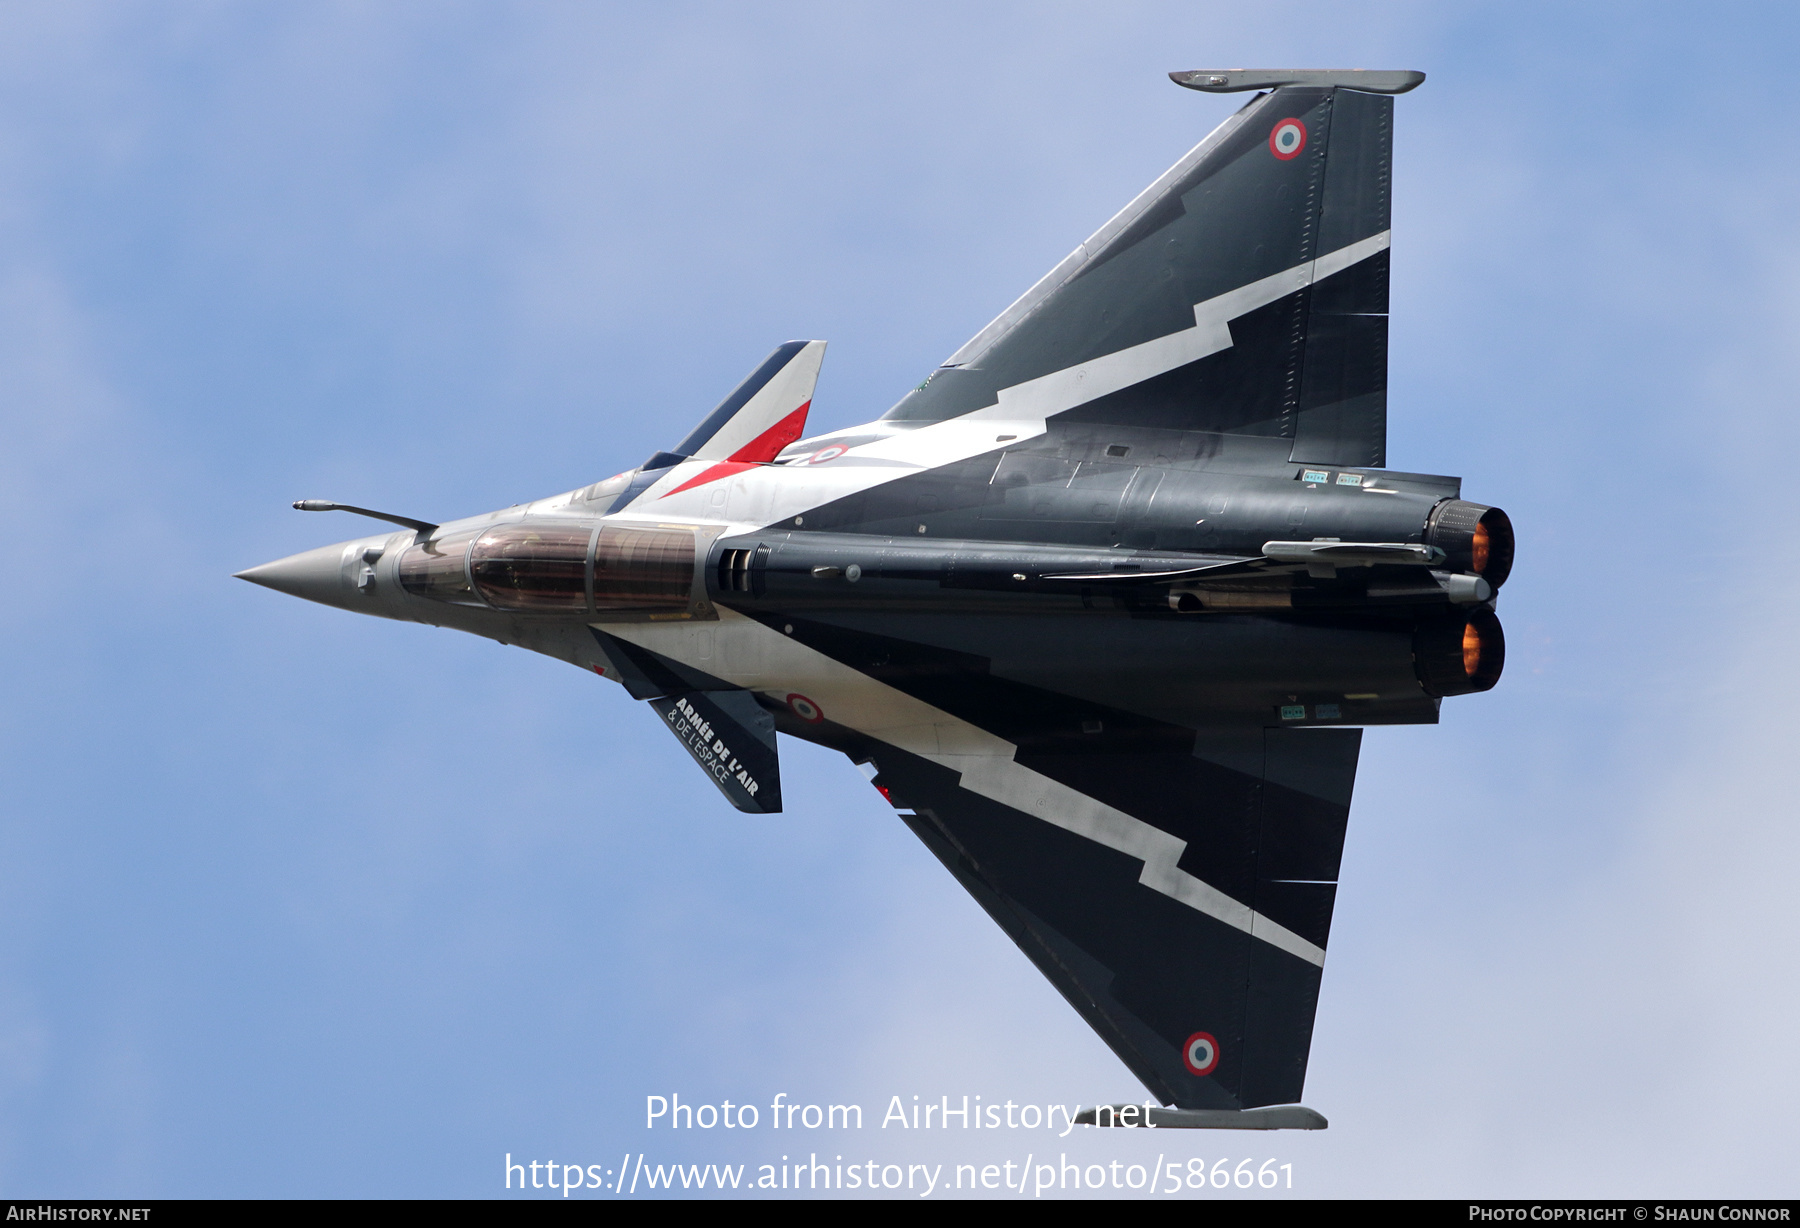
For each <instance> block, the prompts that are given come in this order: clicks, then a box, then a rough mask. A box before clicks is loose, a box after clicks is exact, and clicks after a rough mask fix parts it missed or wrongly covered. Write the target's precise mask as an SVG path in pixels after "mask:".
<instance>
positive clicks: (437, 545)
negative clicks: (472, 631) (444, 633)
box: [400, 533, 481, 605]
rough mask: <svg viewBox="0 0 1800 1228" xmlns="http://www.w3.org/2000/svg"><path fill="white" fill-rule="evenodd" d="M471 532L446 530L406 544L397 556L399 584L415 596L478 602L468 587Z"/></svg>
mask: <svg viewBox="0 0 1800 1228" xmlns="http://www.w3.org/2000/svg"><path fill="white" fill-rule="evenodd" d="M476 536H477V534H475V533H450V534H447V535H445V536H443V537H440V538H436V539H435V540H432V541H423V542H420V543H419V544H418V545H416V546H408V547H407V549H406V553H405V554H403V555H401V556H400V587H401V588H403V589H405V590H406V591H407V592H409V593H411V594H413V596H415V597H429V598H431V599H432V600H433V601H449V602H454V603H455V604H457V605H480V604H481V602H480V601H478V600H477V599H476V597H475V590H474V589H472V588H471V587H469V570H468V553H469V543H470V542H471V541H473V540H474V539H475V537H476Z"/></svg>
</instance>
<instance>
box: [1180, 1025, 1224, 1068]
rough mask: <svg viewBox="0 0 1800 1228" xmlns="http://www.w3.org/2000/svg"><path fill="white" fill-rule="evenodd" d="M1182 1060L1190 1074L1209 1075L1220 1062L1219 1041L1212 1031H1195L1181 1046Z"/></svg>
mask: <svg viewBox="0 0 1800 1228" xmlns="http://www.w3.org/2000/svg"><path fill="white" fill-rule="evenodd" d="M1181 1061H1182V1064H1183V1065H1185V1066H1186V1067H1187V1068H1188V1073H1189V1074H1195V1075H1209V1074H1211V1073H1212V1072H1213V1070H1214V1069H1215V1068H1216V1067H1217V1066H1218V1064H1219V1042H1218V1041H1216V1040H1214V1039H1213V1038H1212V1033H1211V1032H1195V1033H1194V1034H1193V1035H1192V1036H1190V1037H1188V1038H1187V1043H1186V1044H1184V1045H1182V1046H1181Z"/></svg>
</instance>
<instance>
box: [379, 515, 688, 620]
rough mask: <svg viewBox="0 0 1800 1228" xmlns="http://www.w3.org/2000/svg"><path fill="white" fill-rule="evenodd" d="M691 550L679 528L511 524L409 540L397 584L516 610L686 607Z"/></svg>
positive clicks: (454, 600) (458, 601)
mask: <svg viewBox="0 0 1800 1228" xmlns="http://www.w3.org/2000/svg"><path fill="white" fill-rule="evenodd" d="M694 555H695V542H694V535H693V533H692V532H691V531H689V530H686V529H665V528H637V527H626V526H622V525H599V526H596V525H594V524H593V523H592V522H591V521H590V522H587V523H582V522H579V521H564V522H541V521H534V522H529V523H514V524H505V525H495V526H492V527H490V528H486V529H479V530H466V531H462V532H456V533H448V534H443V535H440V536H438V537H436V538H433V539H431V540H428V541H422V542H418V543H416V544H415V545H412V546H409V547H408V548H407V550H406V553H405V554H403V555H401V557H400V585H401V587H402V588H404V589H405V590H406V591H407V592H409V593H411V594H413V595H414V596H416V597H425V598H428V599H430V600H432V601H444V602H449V603H451V604H454V605H467V606H487V607H489V608H492V609H496V610H506V611H508V612H511V613H520V614H546V615H563V616H565V617H568V616H581V615H585V614H589V613H603V612H608V611H618V612H635V613H655V612H659V611H666V612H674V611H680V610H685V609H687V607H688V602H689V598H690V595H691V590H692V588H693V582H694Z"/></svg>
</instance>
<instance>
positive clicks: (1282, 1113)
mask: <svg viewBox="0 0 1800 1228" xmlns="http://www.w3.org/2000/svg"><path fill="white" fill-rule="evenodd" d="M1075 1124H1076V1125H1078V1126H1155V1127H1159V1128H1161V1129H1164V1130H1168V1129H1177V1130H1323V1129H1325V1128H1327V1127H1328V1126H1330V1124H1331V1123H1330V1122H1328V1121H1326V1120H1325V1116H1324V1114H1322V1113H1320V1112H1318V1111H1317V1110H1315V1109H1309V1108H1307V1107H1306V1106H1305V1105H1303V1104H1271V1105H1266V1106H1264V1107H1262V1108H1255V1109H1177V1108H1165V1107H1163V1106H1161V1105H1147V1106H1146V1105H1137V1104H1102V1105H1096V1106H1095V1107H1094V1108H1091V1109H1083V1110H1082V1111H1081V1112H1079V1113H1077V1114H1075Z"/></svg>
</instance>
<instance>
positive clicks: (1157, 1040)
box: [238, 70, 1513, 1128]
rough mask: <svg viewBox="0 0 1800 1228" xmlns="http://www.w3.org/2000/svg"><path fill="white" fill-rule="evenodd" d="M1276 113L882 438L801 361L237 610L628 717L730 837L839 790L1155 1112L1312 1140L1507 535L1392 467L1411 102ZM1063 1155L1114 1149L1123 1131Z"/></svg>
mask: <svg viewBox="0 0 1800 1228" xmlns="http://www.w3.org/2000/svg"><path fill="white" fill-rule="evenodd" d="M1170 75H1171V77H1172V78H1173V79H1174V80H1175V81H1176V82H1177V83H1178V84H1180V85H1184V86H1187V87H1190V88H1193V89H1198V90H1206V91H1213V92H1232V91H1250V90H1254V91H1257V92H1256V93H1255V95H1254V97H1252V98H1251V99H1250V101H1249V102H1248V103H1246V104H1245V105H1244V106H1243V107H1242V108H1241V109H1240V110H1238V111H1237V112H1236V113H1235V114H1234V115H1232V116H1231V118H1229V119H1228V120H1226V121H1225V122H1224V123H1223V124H1221V125H1220V126H1219V127H1218V129H1217V130H1215V131H1214V132H1213V133H1212V134H1211V135H1209V136H1207V137H1206V139H1205V140H1203V141H1201V142H1200V143H1199V145H1197V146H1196V147H1195V148H1194V149H1193V150H1192V151H1191V152H1189V153H1188V154H1187V155H1186V156H1185V157H1183V158H1182V159H1181V160H1180V161H1179V162H1177V163H1176V164H1175V165H1174V166H1173V167H1172V168H1171V169H1170V170H1169V171H1168V173H1167V174H1165V175H1163V176H1162V177H1161V178H1160V179H1158V180H1157V181H1156V182H1155V183H1153V184H1151V185H1150V186H1149V187H1148V188H1146V189H1145V190H1144V191H1143V192H1142V193H1141V194H1140V195H1139V196H1138V197H1137V198H1136V199H1135V200H1133V201H1132V202H1131V203H1130V204H1128V205H1126V206H1125V208H1124V209H1123V210H1121V211H1120V212H1119V213H1118V215H1117V216H1115V217H1114V218H1113V219H1112V220H1111V221H1109V222H1107V223H1106V224H1105V225H1104V226H1102V227H1101V228H1100V229H1099V230H1097V231H1096V232H1095V233H1094V234H1093V235H1092V236H1091V237H1090V238H1088V239H1087V241H1086V242H1084V243H1082V244H1081V245H1080V246H1079V247H1077V248H1076V249H1075V250H1074V251H1073V252H1072V253H1070V255H1069V256H1068V258H1067V259H1065V260H1063V261H1062V263H1060V264H1058V265H1057V266H1056V267H1055V268H1054V269H1052V270H1051V271H1050V272H1049V273H1048V274H1046V275H1045V276H1044V277H1043V279H1042V280H1041V281H1039V282H1038V283H1037V284H1036V285H1034V286H1032V287H1031V288H1030V289H1029V290H1028V291H1026V292H1025V294H1024V295H1023V296H1022V297H1020V298H1019V299H1018V300H1017V301H1016V302H1014V303H1013V304H1012V305H1011V306H1010V307H1008V308H1006V310H1005V311H1003V312H1001V313H1000V315H999V316H998V317H997V318H996V319H995V320H994V321H993V322H992V323H991V324H989V325H988V326H987V327H986V328H983V329H982V330H981V331H980V332H979V333H977V334H976V335H975V336H974V337H973V338H972V339H971V340H970V341H969V342H968V344H966V345H964V346H963V347H962V348H961V349H959V350H957V351H956V353H954V354H952V355H951V356H950V357H949V359H948V360H946V361H945V362H944V363H943V364H942V365H941V366H939V367H938V368H937V369H936V370H934V371H932V372H931V373H930V374H929V375H928V376H927V377H926V378H925V379H924V380H923V381H922V382H921V383H920V384H919V385H918V386H917V387H916V388H914V389H912V390H911V391H910V392H907V393H906V395H905V396H903V397H901V398H900V400H899V402H898V403H897V404H896V405H894V407H893V408H892V409H891V410H889V411H888V412H887V413H886V414H885V415H883V416H882V417H881V418H879V419H877V420H876V421H873V422H869V423H867V424H865V425H862V426H856V427H851V428H849V429H846V430H838V431H833V432H831V433H829V434H822V435H815V436H811V437H807V436H806V421H807V416H808V412H809V410H810V409H811V407H812V399H813V388H814V383H815V380H816V379H817V377H818V373H819V367H820V362H821V360H822V359H823V358H824V353H825V343H824V342H822V341H790V342H788V343H786V344H785V345H781V346H779V347H777V348H776V350H775V351H774V353H772V354H770V355H769V357H768V358H767V359H766V360H764V361H763V363H762V364H761V365H760V366H758V367H757V368H756V369H755V371H753V372H752V373H751V374H750V376H749V377H748V378H747V379H745V380H744V382H743V383H742V384H740V385H739V386H738V387H737V388H736V389H735V390H733V391H732V393H731V394H730V395H729V396H727V397H726V398H725V399H724V400H723V401H721V402H720V403H719V405H718V407H717V408H716V409H714V410H713V411H712V412H711V413H709V414H707V415H706V416H705V417H704V418H703V419H702V420H701V421H700V424H699V425H698V426H696V427H694V429H693V430H692V431H691V432H689V433H688V435H687V436H686V437H685V438H683V439H681V440H680V442H678V443H675V444H673V446H671V447H670V448H669V450H667V451H663V452H658V453H656V454H655V455H654V456H652V457H650V458H649V459H648V460H646V461H645V462H644V463H643V464H642V465H639V466H638V467H636V468H635V469H630V470H628V471H626V472H624V473H620V474H618V475H616V476H614V477H610V478H607V479H606V480H605V481H601V482H596V483H594V484H593V485H591V486H585V487H582V488H581V489H579V490H574V491H570V492H568V493H566V494H560V495H556V496H554V497H552V498H547V499H540V500H538V501H537V502H534V503H526V504H521V505H517V506H514V507H510V508H506V509H503V510H501V511H496V512H488V513H485V514H483V515H478V516H471V517H468V518H465V519H461V520H454V521H449V522H446V523H442V524H434V523H430V522H427V521H422V520H415V519H410V518H407V517H402V516H393V515H388V514H386V513H382V512H376V511H371V510H369V509H365V508H357V507H349V506H343V505H339V504H335V503H331V502H327V501H321V500H303V501H301V502H299V503H297V504H295V506H296V507H298V508H301V509H303V510H307V511H328V510H341V511H349V512H355V513H358V514H360V515H364V516H372V517H374V518H376V519H378V520H384V521H387V522H389V523H391V524H393V525H395V526H398V528H397V530H395V531H388V532H383V533H379V534H376V535H374V536H370V537H362V538H358V539H356V540H354V541H347V542H342V543H339V544H337V545H332V546H324V547H321V548H319V549H317V550H311V551H308V552H306V553H303V554H297V555H294V556H292V557H290V558H285V559H281V560H278V561H276V562H273V563H265V564H263V565H262V566H260V567H253V568H251V569H249V570H247V571H243V572H240V573H238V574H239V576H240V577H241V578H242V579H245V580H250V581H252V582H254V583H256V584H260V585H264V586H266V587H268V588H272V589H275V590H277V591H279V592H283V593H288V594H292V595H293V596H296V597H304V598H307V599H309V600H312V601H317V602H320V603H322V604H325V605H329V606H335V607H337V608H340V609H345V610H354V611H357V612H360V613H364V614H374V615H378V616H380V617H383V618H395V619H404V620H409V621H413V622H420V623H426V624H430V625H433V626H439V627H452V628H455V629H457V630H460V631H467V632H469V633H471V634H474V635H481V636H487V637H489V638H492V639H496V640H499V641H501V642H503V643H507V644H514V645H517V646H520V647H523V648H528V649H531V650H533V651H535V652H541V653H544V654H546V655H548V656H552V657H556V658H559V659H561V660H565V661H568V662H570V663H572V664H574V665H576V666H579V667H580V668H582V669H584V670H591V671H593V672H594V673H596V674H599V675H601V676H602V677H604V678H605V679H607V680H608V681H611V682H615V683H618V684H619V685H620V686H622V687H623V688H624V689H625V691H626V693H627V694H629V695H630V696H631V698H633V699H636V700H642V701H644V703H645V704H646V705H647V706H648V708H649V710H650V713H651V714H652V719H655V720H657V721H660V722H661V723H663V724H664V725H666V726H667V727H668V729H669V731H670V732H671V733H673V734H674V735H675V738H676V740H677V741H678V742H679V743H680V744H681V747H682V749H683V751H684V752H685V753H686V754H687V755H689V756H691V757H692V758H693V760H694V762H695V764H696V765H697V767H698V769H699V770H700V771H701V772H703V773H705V775H706V776H707V778H708V779H710V780H711V781H712V782H713V783H714V784H715V785H716V786H717V787H718V789H719V791H720V792H721V793H722V794H723V795H724V797H725V799H726V800H727V801H728V802H730V804H731V805H733V806H735V807H736V808H737V809H738V810H740V811H744V812H747V813H751V814H772V813H776V812H778V811H779V810H780V809H781V773H780V767H779V739H778V737H777V735H778V734H786V735H787V736H789V737H794V738H802V739H805V740H806V741H809V742H814V743H817V744H819V745H822V746H826V747H831V748H834V749H836V750H840V751H842V752H843V753H844V754H845V755H846V756H848V757H849V758H850V759H851V760H852V761H853V762H854V763H855V764H857V765H858V766H859V767H860V768H861V769H862V771H863V773H864V774H865V775H866V776H867V777H868V779H869V780H870V781H871V782H872V783H873V784H874V786H875V788H876V789H878V790H879V791H880V793H881V795H882V797H884V798H885V799H886V800H887V801H888V803H890V804H891V805H892V807H893V808H894V809H895V810H896V811H897V812H898V814H899V817H900V820H901V821H902V822H904V823H905V824H906V825H907V826H908V827H909V828H911V829H912V831H913V832H914V833H915V834H916V835H917V836H918V837H919V839H920V840H922V841H923V842H924V843H925V846H926V847H927V848H929V849H930V850H931V852H932V853H933V854H934V855H936V857H937V858H938V859H939V860H940V861H942V862H943V864H944V866H945V868H947V869H948V870H949V871H950V873H951V874H953V875H955V876H956V879H957V881H958V882H960V883H961V884H962V885H963V886H964V887H965V888H966V889H967V890H968V891H969V893H970V894H971V895H973V896H974V897H975V899H976V900H977V901H979V903H980V904H981V906H982V907H983V908H984V909H986V910H987V912H988V914H989V915H990V916H991V917H993V919H994V921H995V922H996V923H998V924H999V926H1000V927H1001V929H1003V930H1004V931H1005V932H1006V934H1007V935H1008V936H1009V937H1010V938H1012V940H1013V941H1014V942H1015V943H1017V944H1018V946H1019V949H1020V950H1021V951H1023V952H1024V953H1025V955H1026V956H1027V957H1028V958H1029V959H1030V960H1031V961H1032V962H1033V963H1034V964H1036V965H1037V967H1038V969H1039V970H1040V971H1041V972H1042V973H1043V974H1044V975H1045V976H1046V977H1048V978H1049V979H1050V981H1051V983H1052V984H1054V985H1055V986H1056V988H1057V989H1058V990H1060V991H1061V992H1062V994H1063V996H1064V997H1065V998H1066V999H1067V1000H1068V1002H1069V1004H1070V1005H1071V1006H1073V1007H1074V1008H1075V1010H1076V1011H1077V1012H1078V1013H1079V1014H1080V1015H1081V1017H1082V1018H1083V1019H1085V1020H1086V1021H1087V1022H1088V1024H1089V1025H1090V1026H1092V1027H1093V1029H1094V1030H1095V1031H1096V1032H1097V1033H1099V1035H1100V1036H1101V1037H1102V1038H1103V1039H1104V1040H1105V1041H1106V1043H1107V1044H1108V1045H1109V1046H1111V1048H1112V1050H1113V1052H1114V1053H1116V1054H1117V1055H1118V1057H1119V1058H1120V1060H1121V1061H1123V1062H1124V1064H1125V1065H1126V1067H1128V1068H1129V1069H1130V1071H1131V1072H1132V1074H1134V1075H1135V1076H1136V1077H1137V1078H1138V1079H1139V1080H1141V1081H1142V1083H1143V1084H1144V1086H1145V1087H1146V1088H1147V1089H1149V1092H1150V1093H1151V1095H1152V1096H1153V1097H1154V1098H1155V1103H1154V1104H1152V1103H1151V1102H1149V1101H1146V1102H1145V1105H1144V1108H1143V1111H1142V1112H1141V1113H1138V1114H1136V1115H1135V1116H1134V1113H1133V1111H1132V1110H1130V1109H1126V1110H1123V1111H1120V1112H1117V1113H1113V1114H1111V1118H1110V1119H1111V1120H1113V1121H1122V1122H1123V1123H1124V1124H1138V1125H1142V1124H1156V1125H1165V1126H1166V1125H1185V1126H1237V1127H1255V1128H1276V1127H1284V1126H1288V1127H1301V1128H1318V1127H1321V1126H1323V1125H1325V1120H1324V1118H1323V1117H1322V1116H1320V1115H1319V1114H1318V1113H1316V1112H1314V1111H1313V1110H1311V1109H1308V1108H1305V1107H1303V1106H1301V1105H1300V1104H1299V1103H1298V1102H1299V1101H1300V1099H1301V1093H1302V1089H1303V1087H1304V1084H1305V1078H1306V1069H1307V1054H1308V1050H1309V1047H1310V1045H1311V1041H1312V1029H1313V1017H1314V1012H1315V1008H1316V1006H1317V1003H1318V996H1319V987H1320V977H1321V973H1322V970H1323V968H1324V963H1325V950H1326V942H1327V938H1328V937H1329V933H1330V927H1331V913H1332V904H1333V900H1334V897H1335V895H1336V891H1337V880H1338V868H1339V862H1340V858H1341V854H1342V851H1343V846H1344V836H1345V827H1346V823H1347V820H1348V816H1349V809H1350V795H1351V787H1352V783H1353V781H1354V778H1355V774H1356V762H1357V753H1358V750H1359V747H1360V745H1361V739H1362V730H1363V728H1364V727H1367V726H1371V725H1406V724H1432V723H1435V722H1436V721H1437V719H1438V713H1439V707H1440V705H1441V703H1442V701H1443V700H1444V699H1446V698H1449V697H1452V696H1458V695H1466V694H1470V693H1473V692H1478V691H1485V690H1487V689H1489V688H1490V687H1492V686H1493V685H1494V684H1495V683H1496V682H1497V681H1498V679H1499V677H1500V672H1501V667H1502V664H1503V662H1504V658H1505V642H1504V638H1503V636H1502V633H1501V629H1500V623H1499V621H1498V619H1497V618H1496V617H1495V614H1494V603H1495V594H1496V593H1497V591H1498V590H1499V588H1500V586H1501V585H1502V584H1504V583H1505V581H1506V578H1507V573H1508V572H1509V571H1510V570H1511V568H1512V563H1513V532H1512V527H1511V525H1510V523H1509V521H1508V520H1507V517H1506V514H1505V513H1504V512H1502V511H1500V510H1499V509H1498V508H1495V507H1491V506H1487V505H1484V504H1480V503H1472V502H1469V501H1466V500H1464V499H1463V498H1462V497H1461V496H1462V490H1461V481H1460V479H1458V478H1454V477H1443V476H1439V475H1435V474H1423V473H1407V472H1402V471H1399V470H1395V469H1389V468H1387V333H1388V251H1389V187H1390V178H1391V173H1390V164H1391V154H1392V120H1393V107H1394V98H1393V96H1394V95H1396V94H1401V93H1404V92H1406V91H1408V90H1410V89H1412V88H1413V87H1415V86H1416V85H1418V84H1419V83H1420V82H1421V81H1422V80H1424V74H1422V73H1416V72H1365V71H1360V70H1358V71H1305V72H1299V71H1295V72H1282V71H1266V72H1265V71H1244V70H1220V71H1200V72H1187V73H1172V74H1170ZM1087 1119H1088V1120H1099V1121H1101V1122H1102V1124H1105V1123H1106V1122H1107V1120H1108V1113H1106V1112H1102V1113H1101V1114H1099V1116H1098V1117H1096V1116H1094V1115H1092V1114H1090V1115H1089V1117H1088V1118H1087Z"/></svg>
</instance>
